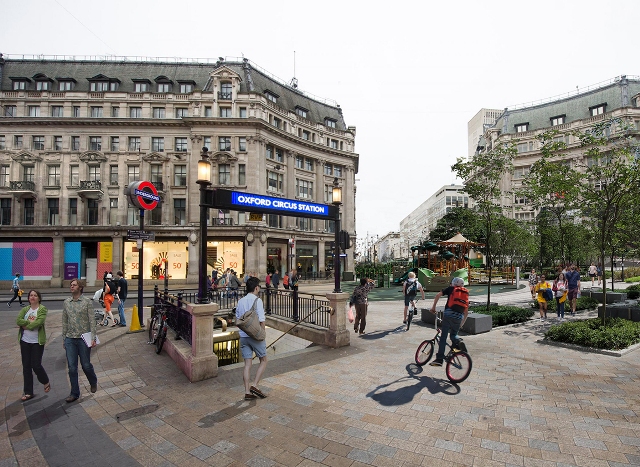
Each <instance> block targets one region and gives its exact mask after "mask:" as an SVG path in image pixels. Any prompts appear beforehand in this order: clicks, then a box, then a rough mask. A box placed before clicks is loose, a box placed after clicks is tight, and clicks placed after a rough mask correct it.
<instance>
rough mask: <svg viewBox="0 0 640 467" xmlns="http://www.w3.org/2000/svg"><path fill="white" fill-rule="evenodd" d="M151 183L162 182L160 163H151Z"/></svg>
mask: <svg viewBox="0 0 640 467" xmlns="http://www.w3.org/2000/svg"><path fill="white" fill-rule="evenodd" d="M151 183H153V184H154V185H155V184H156V183H162V166H161V165H160V164H152V165H151Z"/></svg>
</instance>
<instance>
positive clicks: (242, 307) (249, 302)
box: [236, 293, 265, 337]
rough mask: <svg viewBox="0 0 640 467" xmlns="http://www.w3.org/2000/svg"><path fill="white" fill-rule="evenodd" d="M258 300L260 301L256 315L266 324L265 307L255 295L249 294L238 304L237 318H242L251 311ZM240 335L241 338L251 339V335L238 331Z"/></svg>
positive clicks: (257, 304)
mask: <svg viewBox="0 0 640 467" xmlns="http://www.w3.org/2000/svg"><path fill="white" fill-rule="evenodd" d="M256 300H258V301H257V302H256V313H257V314H258V321H260V322H261V323H264V321H265V317H264V305H263V303H262V300H261V299H260V298H258V296H257V295H256V294H253V293H249V294H247V295H245V296H244V297H242V298H241V299H240V301H239V302H238V306H236V318H241V317H242V316H243V315H244V314H245V313H246V312H247V311H249V310H250V309H251V307H252V306H253V302H254V301H256ZM238 334H240V337H249V335H248V334H247V333H246V332H244V331H243V330H241V329H238Z"/></svg>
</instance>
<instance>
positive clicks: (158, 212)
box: [149, 206, 162, 225]
mask: <svg viewBox="0 0 640 467" xmlns="http://www.w3.org/2000/svg"><path fill="white" fill-rule="evenodd" d="M149 223H150V224H151V225H162V209H161V208H160V206H158V207H157V208H155V209H152V210H151V219H150V220H149Z"/></svg>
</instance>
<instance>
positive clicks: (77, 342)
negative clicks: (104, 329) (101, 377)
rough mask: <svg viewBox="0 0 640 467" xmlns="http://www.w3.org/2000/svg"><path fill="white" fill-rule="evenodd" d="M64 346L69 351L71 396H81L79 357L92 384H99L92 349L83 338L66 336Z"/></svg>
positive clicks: (68, 363) (83, 369)
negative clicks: (92, 359)
mask: <svg viewBox="0 0 640 467" xmlns="http://www.w3.org/2000/svg"><path fill="white" fill-rule="evenodd" d="M64 348H65V350H66V352H67V365H68V366H69V382H70V383H71V394H70V395H71V396H73V397H80V386H79V385H78V357H80V365H82V371H84V374H85V376H86V377H87V379H88V380H89V384H90V385H91V386H96V385H97V384H98V377H97V376H96V372H95V371H94V370H93V365H92V364H91V349H90V348H89V347H87V344H85V343H84V341H83V340H82V338H77V339H75V338H71V337H65V338H64Z"/></svg>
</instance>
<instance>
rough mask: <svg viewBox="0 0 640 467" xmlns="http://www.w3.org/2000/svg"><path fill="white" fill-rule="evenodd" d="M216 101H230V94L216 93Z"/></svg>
mask: <svg viewBox="0 0 640 467" xmlns="http://www.w3.org/2000/svg"><path fill="white" fill-rule="evenodd" d="M218 99H219V100H221V101H230V100H231V93H230V92H220V91H218Z"/></svg>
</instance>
